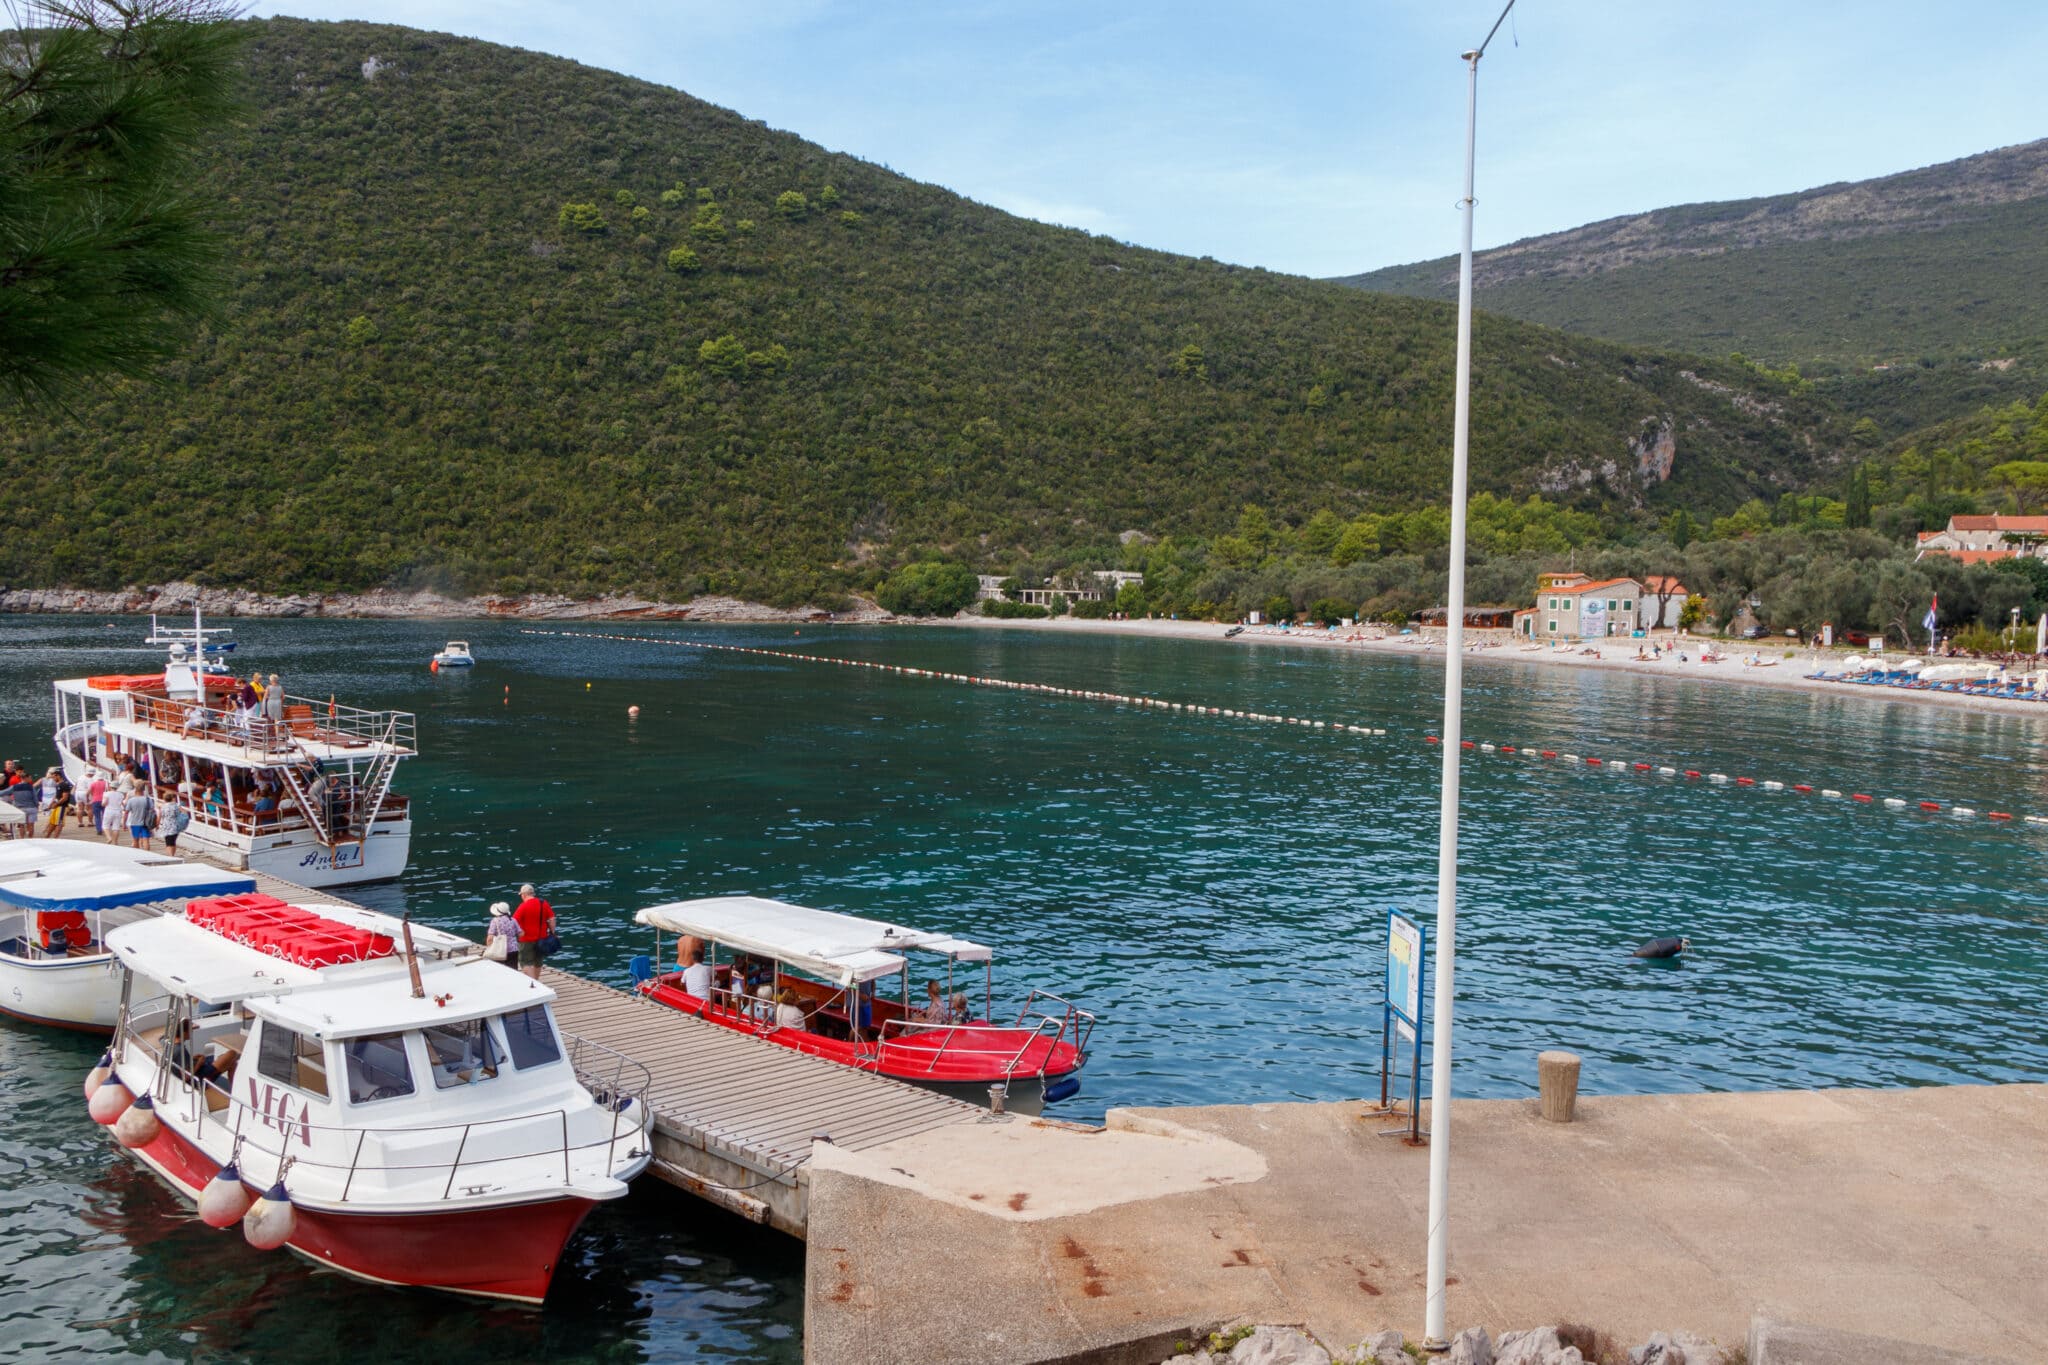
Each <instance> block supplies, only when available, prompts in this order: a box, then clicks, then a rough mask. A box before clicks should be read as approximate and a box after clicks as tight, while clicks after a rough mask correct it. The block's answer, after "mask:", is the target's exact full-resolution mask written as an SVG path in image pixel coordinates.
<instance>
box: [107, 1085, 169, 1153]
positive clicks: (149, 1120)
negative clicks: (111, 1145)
mask: <svg viewBox="0 0 2048 1365" xmlns="http://www.w3.org/2000/svg"><path fill="white" fill-rule="evenodd" d="M163 1130H164V1125H163V1123H162V1122H161V1121H160V1120H159V1119H158V1118H157V1116H156V1102H155V1101H154V1100H152V1099H150V1097H149V1096H147V1095H143V1096H140V1097H138V1098H137V1099H136V1101H135V1103H133V1104H131V1105H129V1106H128V1107H127V1108H126V1109H124V1110H123V1111H122V1112H121V1117H119V1118H117V1119H115V1120H114V1141H116V1142H118V1143H120V1144H121V1145H122V1146H123V1147H147V1146H149V1144H150V1143H152V1142H155V1141H156V1137H157V1134H158V1133H161V1132H163Z"/></svg>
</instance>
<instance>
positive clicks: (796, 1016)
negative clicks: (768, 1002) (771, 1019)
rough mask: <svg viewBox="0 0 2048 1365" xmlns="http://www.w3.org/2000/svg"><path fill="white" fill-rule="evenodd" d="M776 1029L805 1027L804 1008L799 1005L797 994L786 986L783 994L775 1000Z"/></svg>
mask: <svg viewBox="0 0 2048 1365" xmlns="http://www.w3.org/2000/svg"><path fill="white" fill-rule="evenodd" d="M775 1027H777V1028H795V1029H800V1028H802V1027H804V1007H803V1006H802V1005H799V1004H798V1003H797V996H796V992H795V991H793V990H791V989H789V987H787V986H785V987H783V988H782V994H781V995H779V996H777V997H776V998H775Z"/></svg>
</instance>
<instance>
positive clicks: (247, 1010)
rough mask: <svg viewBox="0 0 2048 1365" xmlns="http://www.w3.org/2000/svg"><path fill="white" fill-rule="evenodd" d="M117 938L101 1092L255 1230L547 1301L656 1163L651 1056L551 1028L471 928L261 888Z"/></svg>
mask: <svg viewBox="0 0 2048 1365" xmlns="http://www.w3.org/2000/svg"><path fill="white" fill-rule="evenodd" d="M108 939H109V943H110V945H111V947H112V948H113V950H114V953H115V956H116V958H117V959H118V961H119V964H120V966H121V968H122V977H123V981H122V1012H121V1018H120V1023H119V1026H118V1027H117V1028H116V1030H115V1034H114V1043H113V1047H112V1050H111V1052H110V1054H109V1060H110V1069H109V1070H106V1071H105V1072H104V1073H103V1072H102V1071H101V1070H98V1069H96V1070H95V1073H94V1075H95V1077H101V1076H103V1080H102V1081H101V1084H99V1085H98V1086H97V1087H94V1086H93V1084H92V1081H91V1080H88V1085H87V1089H88V1095H89V1097H90V1098H89V1100H88V1103H89V1106H90V1108H91V1111H92V1115H93V1117H94V1118H95V1119H96V1120H98V1121H99V1122H101V1123H103V1124H108V1125H110V1126H111V1127H112V1129H113V1135H114V1138H115V1140H116V1141H117V1142H119V1143H120V1144H121V1145H122V1146H123V1147H124V1148H126V1149H127V1150H128V1151H129V1153H130V1154H131V1155H133V1156H134V1157H135V1158H136V1159H137V1160H139V1161H140V1162H141V1163H142V1164H143V1165H144V1166H146V1167H148V1168H149V1169H150V1170H151V1171H154V1172H155V1173H156V1174H157V1175H158V1176H160V1177H162V1178H163V1180H164V1181H165V1182H166V1183H167V1184H169V1185H170V1186H171V1188H172V1189H173V1190H174V1191H176V1192H177V1193H179V1194H181V1195H183V1196H185V1197H186V1198H188V1199H192V1200H194V1201H196V1202H197V1204H198V1208H199V1214H200V1217H201V1218H202V1219H203V1220H204V1221H206V1222H207V1223H209V1224H210V1225H212V1226H215V1227H226V1226H228V1225H230V1224H232V1223H233V1222H235V1221H238V1220H239V1221H241V1222H242V1224H243V1233H244V1235H245V1236H246V1237H247V1238H248V1240H249V1241H250V1242H251V1243H252V1244H253V1245H255V1246H257V1247H259V1248H263V1249H272V1248H274V1247H276V1246H279V1245H283V1246H289V1247H291V1248H292V1249H293V1250H295V1251H298V1252H300V1253H301V1254H303V1255H305V1256H308V1257H310V1258H312V1259H313V1260H315V1261H318V1262H321V1263H322V1264H325V1265H329V1266H333V1267H334V1268H336V1269H338V1270H342V1271H345V1272H347V1273H348V1274H350V1275H354V1276H357V1277H359V1278H361V1279H365V1280H371V1281H375V1282H377V1283H382V1284H397V1285H412V1286H418V1287H422V1288H431V1289H443V1290H449V1291H453V1292H456V1293H463V1294H474V1295H481V1296H485V1297H490V1298H499V1299H511V1300H516V1301H520V1302H527V1303H538V1302H540V1301H541V1299H543V1298H544V1297H545V1296H546V1294H547V1291H548V1285H549V1283H550V1281H551V1280H552V1278H553V1276H554V1272H555V1269H556V1267H557V1266H559V1265H560V1264H561V1261H562V1249H563V1246H564V1245H565V1244H566V1243H567V1242H568V1240H569V1238H570V1237H571V1236H572V1235H573V1234H574V1233H575V1231H576V1228H577V1227H578V1225H579V1224H581V1223H582V1221H583V1219H584V1217H585V1216H586V1215H588V1214H589V1212H590V1211H591V1209H592V1208H594V1207H595V1206H596V1205H597V1204H598V1203H600V1202H602V1201H605V1200H610V1199H617V1198H619V1197H620V1196H622V1195H624V1194H625V1193H626V1183H627V1182H628V1181H629V1180H631V1179H632V1178H633V1177H634V1176H636V1175H638V1174H639V1173H640V1172H641V1171H642V1170H644V1169H645V1168H646V1166H647V1163H648V1160H649V1152H650V1148H651V1137H650V1126H649V1119H648V1109H647V1105H646V1102H645V1100H644V1098H642V1096H643V1095H644V1090H645V1084H646V1080H645V1077H646V1073H645V1071H644V1069H642V1068H640V1067H639V1066H638V1064H637V1063H633V1062H631V1061H629V1060H627V1059H625V1058H623V1057H621V1056H619V1055H618V1054H617V1053H614V1052H611V1051H609V1050H608V1049H604V1048H600V1047H597V1046H596V1045H594V1044H590V1043H587V1042H584V1041H582V1040H579V1039H573V1038H565V1037H564V1036H562V1035H561V1034H560V1033H559V1032H558V1031H557V1029H556V1025H555V1020H554V1014H553V1011H552V1009H551V1008H550V1005H551V1004H552V1002H553V1001H554V998H555V993H554V991H553V990H552V989H550V988H549V987H547V986H544V985H542V984H541V983H540V982H539V981H536V980H534V979H532V978H530V977H527V976H525V975H523V974H522V973H520V972H517V971H514V970H512V969H510V968H507V967H505V966H503V965H501V964H499V963H496V962H492V961H490V960H488V959H486V958H484V957H482V956H481V955H480V952H479V950H478V948H477V945H475V944H473V943H470V942H468V941H467V940H465V939H460V938H457V937H455V936H454V935H451V934H444V933H440V932H438V931H435V930H431V929H425V928H419V927H415V926H412V925H409V924H406V923H404V922H402V921H399V920H396V919H393V918H392V917H390V916H388V915H379V914H375V913H373V912H370V911H367V910H361V909H358V908H356V907H353V906H340V905H322V906H319V907H317V908H308V907H301V906H294V905H288V904H285V903H284V902H282V901H278V900H275V899H273V898H271V897H269V896H263V895H251V896H232V897H222V898H215V899H207V900H197V901H194V902H192V904H191V905H190V906H189V907H188V910H187V913H186V914H185V915H183V916H162V917H159V918H155V919H149V920H144V921H142V922H141V923H138V924H131V925H127V926H124V927H122V928H119V929H115V930H114V931H113V932H112V933H111V934H110V935H109V936H108ZM103 1065H104V1064H103ZM594 1090H595V1091H597V1092H598V1093H595V1094H594V1093H593V1091H594ZM229 1168H232V1169H229ZM259 1193H261V1194H262V1198H261V1199H260V1200H259V1199H258V1198H257V1195H258V1194H259Z"/></svg>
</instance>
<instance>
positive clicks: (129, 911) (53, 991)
mask: <svg viewBox="0 0 2048 1365" xmlns="http://www.w3.org/2000/svg"><path fill="white" fill-rule="evenodd" d="M255 889H256V883H255V881H254V880H253V879H251V878H249V877H245V876H242V875H241V874H239V873H235V872H225V871H222V870H221V869H220V868H217V867H207V866H205V865H203V864H200V863H187V862H180V861H179V860H178V859H176V858H173V857H168V856H166V855H164V854H160V853H152V852H149V851H148V850H146V849H140V848H116V847H114V846H113V845H111V844H98V843H86V842H83V841H79V840H72V839H21V840H15V841H13V842H10V843H7V844H0V1014H11V1015H13V1016H14V1017H15V1018H17V1019H25V1020H27V1021H28V1022H30V1023H33V1024H52V1025H55V1026H56V1027H58V1028H70V1029H81V1030H84V1031H86V1032H89V1033H111V1032H112V1031H113V1028H114V1020H115V1018H116V1017H117V1016H118V1015H119V1014H120V1012H121V980H120V973H119V972H117V971H116V970H115V969H114V955H113V953H112V952H110V951H109V950H108V948H107V935H108V934H109V933H111V932H112V931H113V930H115V929H118V928H120V927H121V926H122V925H124V924H134V923H136V922H137V921H138V920H145V919H149V918H152V917H153V916H156V915H161V914H167V913H168V914H183V913H184V909H185V902H186V901H188V900H190V899H191V898H192V897H194V896H228V895H235V894H237V893H240V892H247V891H254V890H255Z"/></svg>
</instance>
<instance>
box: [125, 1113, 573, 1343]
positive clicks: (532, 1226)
mask: <svg viewBox="0 0 2048 1365" xmlns="http://www.w3.org/2000/svg"><path fill="white" fill-rule="evenodd" d="M130 1154H131V1155H133V1156H134V1157H136V1158H137V1159H138V1160H140V1161H141V1162H142V1163H143V1165H145V1166H147V1167H149V1169H151V1170H152V1171H155V1172H156V1173H157V1175H159V1176H161V1177H162V1178H163V1179H164V1180H165V1181H166V1182H168V1183H169V1184H170V1186H171V1187H172V1188H173V1189H175V1190H176V1191H177V1192H178V1193H179V1194H182V1195H184V1196H185V1197H186V1198H188V1199H193V1200H196V1199H197V1198H198V1197H199V1192H200V1191H201V1190H202V1189H204V1188H205V1186H206V1183H207V1182H208V1181H209V1180H211V1179H213V1177H214V1174H215V1173H216V1172H217V1171H219V1169H220V1164H219V1163H218V1162H216V1161H215V1160H214V1159H213V1158H212V1157H209V1156H208V1155H206V1153H205V1152H203V1151H201V1150H200V1149H199V1148H197V1147H195V1146H193V1145H192V1144H191V1143H190V1142H187V1141H186V1140H185V1139H184V1138H182V1137H180V1136H178V1135H177V1134H176V1133H174V1132H172V1131H171V1130H170V1128H169V1127H168V1126H166V1127H165V1128H164V1130H163V1132H162V1133H160V1134H158V1136H157V1138H156V1140H155V1141H153V1142H151V1143H149V1144H148V1145H147V1146H145V1147H140V1148H136V1149H133V1150H132V1151H131V1153H130ZM256 1192H257V1193H261V1191H260V1190H258V1191H256ZM594 1207H595V1204H594V1202H593V1201H591V1200H588V1199H548V1200H543V1201H539V1202H536V1203H531V1204H512V1205H501V1206H496V1207H490V1208H463V1209H451V1210H449V1211H447V1212H445V1213H403V1214H387V1213H336V1212H333V1211H331V1210H322V1209H309V1208H306V1207H304V1206H303V1205H301V1206H300V1207H299V1208H298V1210H297V1219H298V1222H297V1231H296V1232H295V1233H294V1234H293V1235H292V1239H291V1240H290V1241H289V1242H287V1243H285V1245H286V1246H288V1247H290V1248H291V1249H292V1250H294V1251H296V1252H298V1253H300V1254H301V1255H303V1256H307V1257H310V1258H311V1259H313V1260H315V1261H318V1262H320V1263H321V1264H322V1265H328V1266H332V1267H334V1268H335V1269H336V1270H340V1271H343V1272H344V1273H346V1274H349V1275H353V1276H355V1277H357V1278H358V1279H363V1280H370V1281H373V1282H375V1283H377V1284H396V1285H410V1286H414V1287H417V1288H421V1289H441V1290H446V1291H449V1292H451V1293H456V1294H475V1295H481V1296H484V1297H487V1298H493V1299H509V1300H512V1301H514V1302H518V1303H536V1304H537V1303H539V1302H540V1301H541V1300H542V1299H544V1298H546V1297H547V1292H548V1285H549V1283H550V1282H551V1281H552V1280H553V1279H554V1275H555V1268H556V1267H557V1266H558V1265H560V1264H561V1260H562V1248H563V1247H564V1246H566V1245H567V1244H568V1241H569V1238H570V1237H572V1236H574V1235H575V1232H576V1229H577V1228H578V1227H579V1226H581V1225H582V1223H583V1220H584V1219H585V1218H586V1217H588V1216H589V1214H590V1211H591V1209H592V1208H594Z"/></svg>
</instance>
